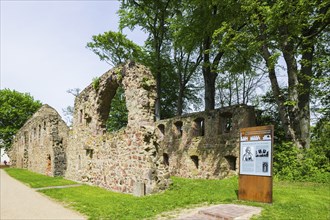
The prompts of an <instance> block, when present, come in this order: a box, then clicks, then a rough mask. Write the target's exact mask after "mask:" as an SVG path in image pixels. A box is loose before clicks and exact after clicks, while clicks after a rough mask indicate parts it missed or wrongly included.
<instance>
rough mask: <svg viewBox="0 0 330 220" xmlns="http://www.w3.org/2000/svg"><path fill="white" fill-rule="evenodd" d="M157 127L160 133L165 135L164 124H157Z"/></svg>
mask: <svg viewBox="0 0 330 220" xmlns="http://www.w3.org/2000/svg"><path fill="white" fill-rule="evenodd" d="M158 129H159V131H160V132H161V133H162V135H165V125H163V124H160V125H158Z"/></svg>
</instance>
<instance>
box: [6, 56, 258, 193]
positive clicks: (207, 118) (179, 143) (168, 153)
mask: <svg viewBox="0 0 330 220" xmlns="http://www.w3.org/2000/svg"><path fill="white" fill-rule="evenodd" d="M155 85H156V83H155V80H154V78H153V76H152V74H151V73H150V71H149V70H148V69H147V68H145V67H144V66H142V65H139V64H136V63H134V62H129V63H127V64H125V65H120V66H118V67H116V68H113V69H111V70H110V71H108V72H106V73H105V74H103V75H102V76H101V77H99V78H98V79H95V80H94V81H93V83H91V84H90V85H89V86H88V87H86V88H85V89H84V90H83V91H82V92H81V93H80V94H79V96H77V97H76V100H75V105H74V116H73V125H72V129H71V130H70V131H69V129H68V127H67V126H66V125H65V123H64V122H63V121H62V120H61V119H60V116H59V115H58V113H57V112H56V111H55V110H54V109H52V108H51V107H49V106H48V105H44V106H43V107H42V108H41V109H40V110H39V111H38V112H37V113H36V114H35V115H34V116H33V117H32V118H31V119H30V120H29V121H28V122H27V123H26V124H25V125H24V126H23V127H22V128H21V129H20V131H19V132H18V133H17V135H16V137H15V140H14V143H13V146H12V151H11V152H10V156H11V159H12V163H13V165H15V166H17V167H23V168H27V169H30V170H32V171H35V172H39V173H43V174H48V175H53V176H57V175H60V176H65V177H66V178H68V179H72V180H75V181H79V182H84V183H87V184H92V185H97V186H100V187H104V188H106V189H110V190H113V191H119V192H125V193H133V194H135V195H138V196H140V195H144V194H150V193H154V192H158V191H160V190H164V189H166V188H167V187H168V186H169V184H170V179H169V177H170V175H177V176H181V177H188V178H224V177H226V176H228V175H233V174H236V173H237V170H238V167H239V162H238V161H239V160H237V158H238V157H239V155H238V154H239V152H238V151H239V147H238V145H239V136H238V135H239V132H238V131H239V128H241V127H248V126H254V125H255V114H254V109H253V107H250V106H246V105H237V106H231V107H227V108H222V109H218V110H213V111H209V112H199V113H192V114H188V115H185V116H182V117H175V118H171V119H166V120H161V121H158V122H154V104H155V99H156V92H155V91H156V88H155V87H156V86H155ZM119 86H122V87H123V88H124V90H125V96H126V105H127V109H128V124H127V127H125V128H123V129H121V130H119V131H117V132H113V133H109V132H106V121H107V119H108V116H109V111H110V106H111V100H112V99H113V97H114V95H115V93H116V90H117V88H118V87H119Z"/></svg>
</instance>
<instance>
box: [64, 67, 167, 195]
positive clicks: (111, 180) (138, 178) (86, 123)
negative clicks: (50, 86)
mask: <svg viewBox="0 0 330 220" xmlns="http://www.w3.org/2000/svg"><path fill="white" fill-rule="evenodd" d="M120 85H121V86H123V88H124V90H125V96H126V103H127V109H128V125H127V127H126V128H125V129H122V130H120V131H118V132H114V133H107V132H106V130H105V123H106V120H107V118H108V115H109V111H110V105H111V100H112V98H113V97H114V95H115V93H116V89H117V88H118V86H120ZM155 97H156V93H155V81H154V79H153V76H152V75H151V73H150V71H149V70H148V69H146V68H145V67H144V66H141V65H138V64H135V63H132V62H131V63H128V64H126V65H123V66H119V67H117V68H114V69H112V70H110V71H108V72H107V73H105V74H104V75H102V76H101V77H100V78H99V79H98V80H97V83H95V81H94V83H92V84H91V85H89V86H88V87H87V88H86V89H84V90H83V91H82V92H81V93H80V95H79V96H78V97H77V98H76V100H75V106H74V108H75V112H74V119H73V126H72V134H71V136H70V140H69V148H68V150H67V155H68V169H67V172H66V175H65V176H66V177H67V178H69V179H73V180H77V181H81V182H85V183H90V184H93V185H97V186H101V187H104V188H107V189H111V190H115V191H120V192H127V193H132V192H133V189H134V188H135V189H139V188H140V187H139V186H141V184H142V185H143V186H144V187H145V193H146V194H150V193H153V192H157V191H159V190H164V189H166V188H167V186H168V185H169V179H168V177H169V175H168V168H167V167H166V166H164V165H163V163H162V158H161V157H160V156H159V155H158V144H157V137H156V135H155V124H154V103H155ZM140 191H141V190H140ZM142 193H144V192H142ZM138 194H141V192H140V193H138Z"/></svg>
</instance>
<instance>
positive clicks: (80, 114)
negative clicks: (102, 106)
mask: <svg viewBox="0 0 330 220" xmlns="http://www.w3.org/2000/svg"><path fill="white" fill-rule="evenodd" d="M82 121H83V110H82V109H80V110H79V123H82Z"/></svg>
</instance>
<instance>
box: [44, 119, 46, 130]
mask: <svg viewBox="0 0 330 220" xmlns="http://www.w3.org/2000/svg"><path fill="white" fill-rule="evenodd" d="M44 131H46V122H45V121H44Z"/></svg>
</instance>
